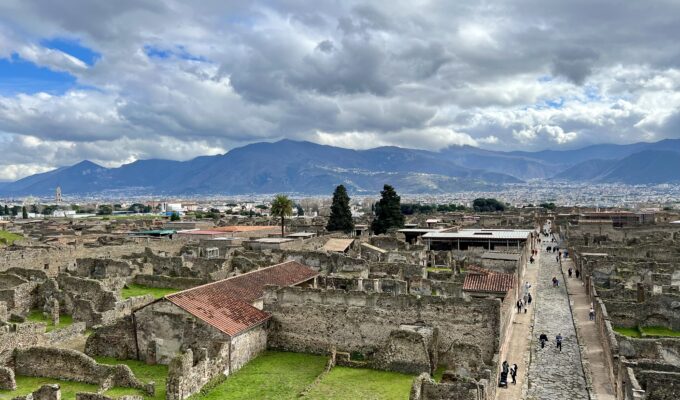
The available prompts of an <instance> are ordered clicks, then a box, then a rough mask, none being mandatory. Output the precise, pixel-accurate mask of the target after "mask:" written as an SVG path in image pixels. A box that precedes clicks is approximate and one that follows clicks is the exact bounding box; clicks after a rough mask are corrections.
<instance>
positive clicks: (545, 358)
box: [527, 243, 588, 400]
mask: <svg viewBox="0 0 680 400" xmlns="http://www.w3.org/2000/svg"><path fill="white" fill-rule="evenodd" d="M550 245H555V243H542V245H541V247H542V250H541V251H542V254H541V257H540V258H539V270H538V280H537V282H536V283H535V285H534V287H533V288H532V293H535V296H534V297H535V298H536V303H535V307H536V308H535V310H534V311H535V321H534V329H533V335H532V343H531V361H530V365H529V374H528V391H527V399H535V400H539V399H540V400H557V399H568V400H581V399H588V393H587V390H586V381H585V378H584V375H583V368H582V364H581V354H580V350H579V346H578V343H577V339H576V332H575V330H574V322H573V319H572V314H571V309H570V307H569V298H568V296H567V291H566V285H565V282H564V277H563V276H562V272H561V270H560V267H559V264H558V262H557V261H556V259H555V256H556V254H557V253H552V252H546V250H545V249H546V247H547V246H550ZM553 277H556V278H557V279H558V280H559V286H558V287H553V285H552V278H553ZM542 333H545V334H546V335H547V336H548V343H547V344H546V346H545V348H543V349H541V345H540V342H539V341H538V337H539V335H541V334H542ZM558 334H561V335H562V337H563V341H562V351H559V350H558V349H557V347H556V345H555V337H556V336H557V335H558Z"/></svg>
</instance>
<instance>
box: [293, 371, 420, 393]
mask: <svg viewBox="0 0 680 400" xmlns="http://www.w3.org/2000/svg"><path fill="white" fill-rule="evenodd" d="M414 378H415V376H413V375H405V374H399V373H396V372H387V371H376V370H371V369H361V368H347V367H335V368H333V370H332V371H331V372H330V373H329V374H328V375H326V376H324V377H323V379H322V380H321V382H319V384H317V385H316V386H314V388H313V389H312V390H311V391H310V392H309V394H308V395H307V396H306V398H309V399H315V400H316V399H318V400H345V399H346V400H350V399H366V400H408V397H409V393H410V391H411V384H412V383H413V379H414Z"/></svg>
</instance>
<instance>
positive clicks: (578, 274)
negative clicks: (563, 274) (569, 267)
mask: <svg viewBox="0 0 680 400" xmlns="http://www.w3.org/2000/svg"><path fill="white" fill-rule="evenodd" d="M579 276H581V271H579V270H578V269H577V270H576V279H578V277H579Z"/></svg>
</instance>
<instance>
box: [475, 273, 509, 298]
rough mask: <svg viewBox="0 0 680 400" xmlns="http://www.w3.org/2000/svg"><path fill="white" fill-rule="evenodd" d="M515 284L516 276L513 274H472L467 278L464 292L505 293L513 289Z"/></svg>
mask: <svg viewBox="0 0 680 400" xmlns="http://www.w3.org/2000/svg"><path fill="white" fill-rule="evenodd" d="M514 284H515V276H514V275H512V274H499V273H487V274H475V273H470V274H467V275H466V276H465V281H463V290H466V291H471V292H492V293H503V292H507V291H508V290H510V289H512V287H513V285H514Z"/></svg>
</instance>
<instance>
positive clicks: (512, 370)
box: [500, 361, 517, 386]
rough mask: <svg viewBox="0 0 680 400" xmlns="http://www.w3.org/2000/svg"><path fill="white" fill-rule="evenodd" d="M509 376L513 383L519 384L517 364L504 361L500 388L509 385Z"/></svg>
mask: <svg viewBox="0 0 680 400" xmlns="http://www.w3.org/2000/svg"><path fill="white" fill-rule="evenodd" d="M508 374H509V375H510V377H511V378H512V383H513V384H514V385H516V384H517V364H512V366H510V364H509V363H508V362H507V361H503V369H502V370H501V381H500V386H507V385H508Z"/></svg>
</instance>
